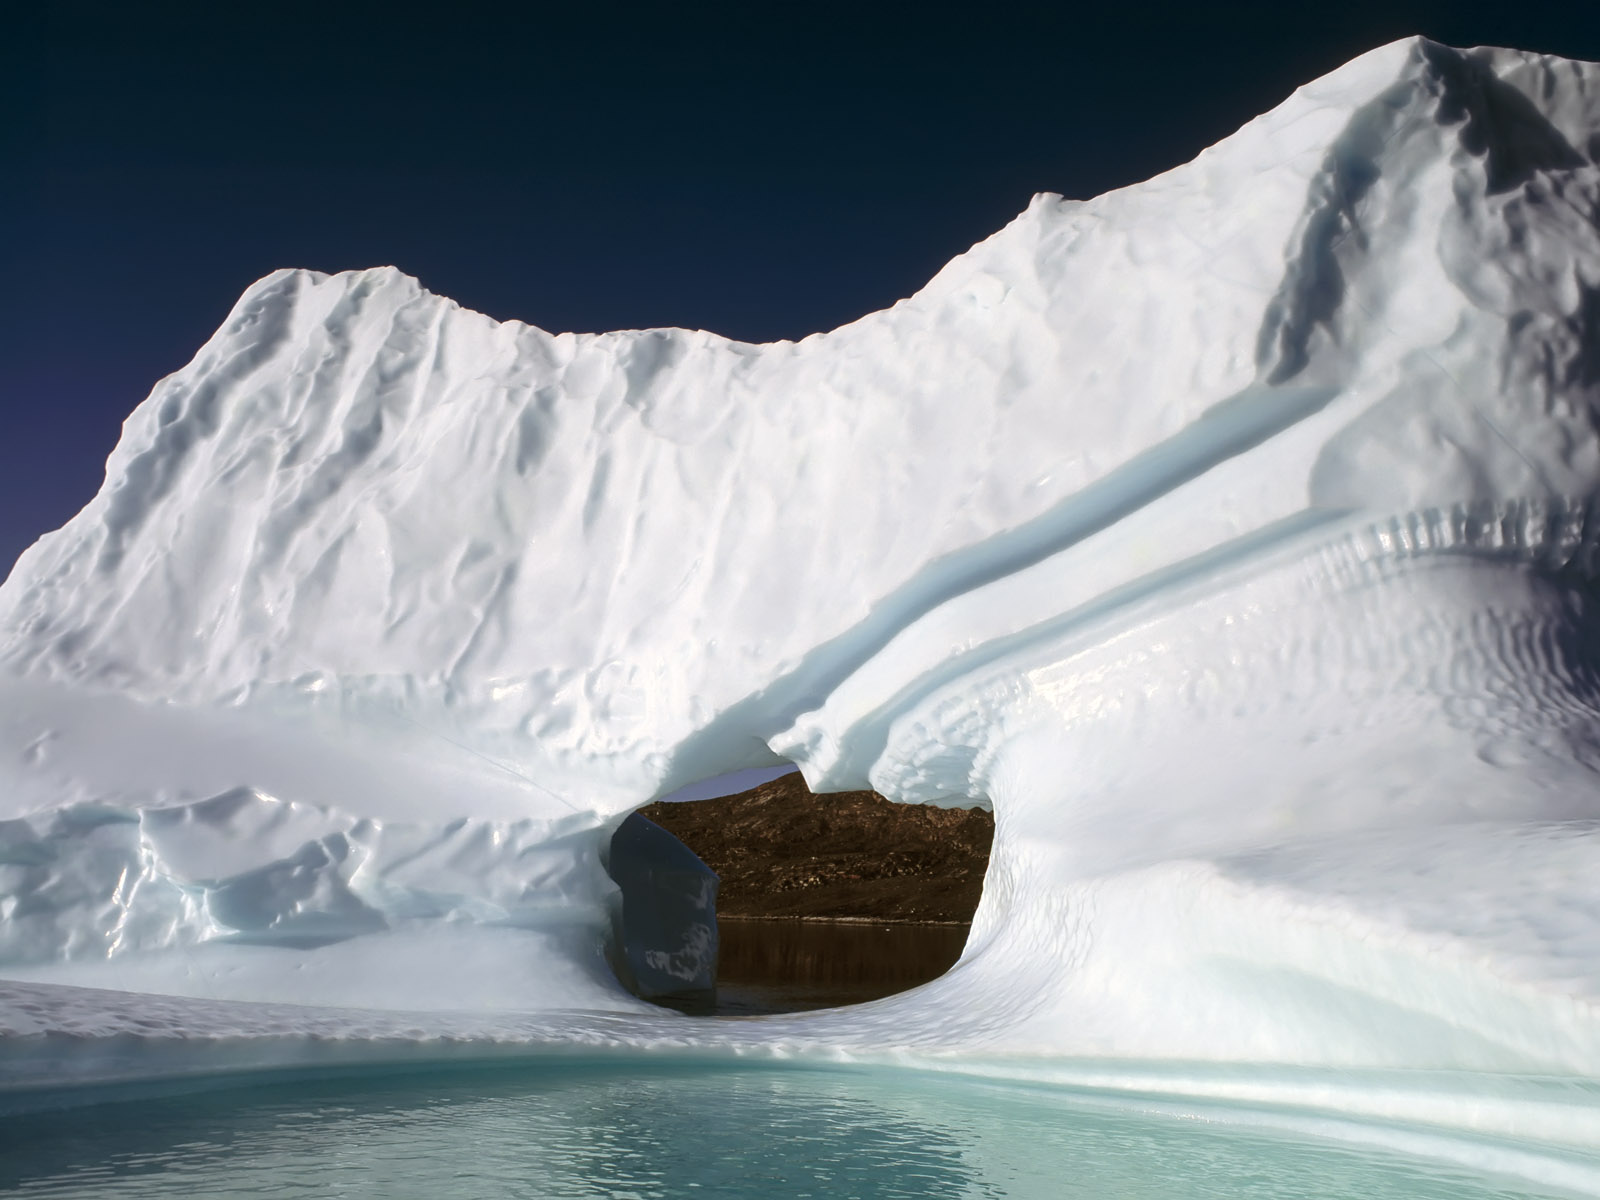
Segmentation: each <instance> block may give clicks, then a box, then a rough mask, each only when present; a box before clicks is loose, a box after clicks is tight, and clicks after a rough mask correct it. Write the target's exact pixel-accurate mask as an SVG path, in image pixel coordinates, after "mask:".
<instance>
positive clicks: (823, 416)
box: [0, 39, 1600, 792]
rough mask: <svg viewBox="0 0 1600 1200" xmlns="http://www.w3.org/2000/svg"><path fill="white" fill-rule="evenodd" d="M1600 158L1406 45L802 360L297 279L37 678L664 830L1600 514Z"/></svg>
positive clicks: (163, 466)
mask: <svg viewBox="0 0 1600 1200" xmlns="http://www.w3.org/2000/svg"><path fill="white" fill-rule="evenodd" d="M1597 136H1600V73H1597V70H1596V68H1594V67H1593V66H1590V65H1586V64H1579V63H1571V62H1565V61H1561V60H1555V59H1549V58H1543V57H1540V56H1537V55H1528V54H1521V53H1517V52H1511V51H1483V50H1479V51H1465V52H1464V51H1457V50H1452V49H1449V48H1447V47H1442V46H1438V45H1435V44H1433V43H1429V42H1426V41H1423V40H1421V39H1412V40H1409V41H1405V42H1398V43H1395V44H1393V45H1390V46H1385V47H1382V48H1380V49H1378V50H1375V51H1373V52H1372V53H1370V54H1367V55H1364V56H1362V57H1361V58H1359V59H1357V60H1355V61H1353V62H1352V63H1350V64H1347V65H1346V66H1345V67H1342V68H1340V69H1339V70H1338V71H1335V72H1333V73H1332V74H1330V75H1329V76H1327V77H1325V78H1324V79H1321V80H1318V81H1316V82H1314V83H1312V84H1309V85H1307V86H1306V87H1304V88H1302V89H1300V90H1299V91H1297V92H1296V93H1295V94H1294V95H1292V96H1291V97H1289V99H1287V100H1286V101H1285V102H1284V103H1283V104H1282V105H1280V106H1279V107H1278V108H1277V109H1274V110H1273V111H1272V112H1270V113H1268V114H1266V115H1265V116H1263V117H1260V118H1258V119H1257V120H1255V121H1252V122H1251V123H1250V124H1249V125H1247V126H1246V127H1244V128H1243V129H1242V130H1240V131H1239V133H1237V134H1235V135H1234V136H1233V137H1231V138H1229V139H1227V140H1225V141H1224V142H1222V143H1220V144H1219V145H1217V146H1215V147H1212V148H1211V149H1209V150H1207V151H1205V152H1204V153H1202V154H1201V155H1199V156H1198V157H1197V158H1196V159H1195V160H1194V161H1193V162H1191V163H1188V164H1186V165H1184V166H1181V167H1177V168H1175V169H1173V170H1171V171H1168V172H1166V173H1165V174H1163V175H1160V176H1158V177H1156V178H1155V179H1152V180H1150V181H1148V182H1146V183H1143V184H1139V185H1135V186H1133V187H1129V188H1124V189H1121V190H1119V191H1116V192H1112V193H1109V194H1107V195H1104V196H1101V197H1098V198H1096V199H1094V200H1090V201H1087V202H1081V203H1080V202H1068V201H1062V200H1060V199H1059V198H1056V197H1050V196H1041V197H1037V198H1035V200H1034V201H1033V203H1032V204H1030V206H1029V207H1028V209H1027V211H1026V212H1024V213H1023V214H1022V215H1021V216H1020V217H1019V218H1018V219H1017V220H1016V221H1014V222H1012V223H1011V224H1010V225H1009V226H1007V227H1006V228H1005V229H1003V230H1001V231H1000V232H998V233H996V234H995V235H994V236H992V237H990V238H988V239H986V240H985V241H984V242H981V243H980V244H978V245H977V246H975V247H974V248H973V249H972V250H971V251H970V252H968V253H967V254H964V255H962V256H960V257H959V258H957V259H955V260H954V261H953V262H952V263H950V264H949V265H948V266H947V267H945V268H944V269H943V270H942V271H941V272H940V273H939V274H938V275H937V276H936V277H935V279H934V280H932V281H931V282H930V283H929V284H928V286H927V287H925V288H924V289H922V290H921V291H920V292H918V293H917V295H915V296H914V297H912V298H910V299H909V300H907V301H905V302H903V303H901V304H898V305H896V306H894V307H893V308H891V309H888V310H886V311H884V312H880V313H874V314H871V315H869V316H867V317H864V318H862V319H861V320H859V321H856V322H854V323H852V324H850V325H848V326H845V327H843V328H841V329H838V330H834V331H832V332H830V333H827V334H823V335H818V336H815V337H812V338H808V339H806V340H805V341H804V342H801V343H798V344H794V343H777V344H774V345H770V346H750V345H744V344H740V343H734V342H729V341H727V340H725V339H722V338H718V337H716V336H715V335H711V334H706V333H695V332H688V331H684V330H675V329H666V330H645V331H630V332H619V333H607V334H598V335H577V334H560V335H552V334H548V333H545V332H544V331H541V330H539V329H535V328H533V327H530V326H527V325H523V324H520V323H517V322H511V323H506V324H500V323H497V322H495V321H493V320H491V319H489V318H487V317H485V316H482V315H481V314H478V313H474V312H471V311H468V310H465V309H462V308H460V307H459V306H457V305H456V304H454V303H453V302H451V301H448V300H446V299H443V298H440V297H436V296H433V295H431V294H430V293H428V292H427V291H425V290H424V289H423V288H422V287H421V286H420V285H419V284H418V283H417V282H416V281H415V280H412V279H410V278H409V277H407V276H405V275H403V274H401V273H400V272H398V271H396V270H394V269H393V268H383V269H377V270H372V271H363V272H353V273H348V274H344V275H338V276H331V277H330V276H325V275H320V274H317V273H315V272H305V271H299V272H295V271H291V272H279V273H276V274H274V275H272V276H269V277H268V278H267V279H265V280H263V281H261V282H260V283H259V284H257V285H255V286H254V287H252V288H251V289H250V290H249V291H248V292H247V293H246V295H245V296H244V297H243V298H242V299H241V301H240V303H239V304H238V306H237V307H236V308H235V310H234V312H233V313H232V314H231V315H230V317H229V319H228V321H227V322H226V324H225V325H224V327H223V328H222V330H220V331H219V332H218V334H217V335H216V336H215V337H214V338H213V339H212V340H211V341H210V342H209V343H208V344H207V345H206V346H205V347H204V348H203V349H202V350H201V352H200V354H199V355H198V356H197V357H196V359H195V361H194V362H193V363H191V364H190V365H189V366H188V367H186V368H185V369H184V370H182V371H180V372H178V373H177V374H175V375H173V376H172V377H170V378H169V379H166V380H164V381H162V383H161V384H159V385H158V386H157V388H156V390H155V391H154V392H153V393H152V395H151V396H150V398H149V399H148V400H147V401H146V402H145V403H144V404H143V405H142V406H140V408H139V409H138V410H137V411H136V412H135V413H134V415H133V416H132V418H130V420H129V423H128V426H127V429H126V433H125V436H124V438H123V441H122V443H121V444H120V445H119V446H118V448H117V450H116V451H115V453H114V454H113V456H112V459H111V461H110V463H109V464H108V476H107V482H106V485H105V487H104V488H103V489H102V491H101V493H100V495H99V496H97V497H96V498H95V499H94V500H93V501H92V502H91V503H90V504H89V505H88V507H87V508H85V510H84V511H83V513H82V514H80V516H79V517H77V518H76V519H75V520H74V521H73V522H71V523H70V524H69V525H68V526H67V527H66V528H65V529H63V530H62V531H60V532H58V533H56V534H53V535H50V536H49V537H47V538H45V539H43V540H42V541H41V542H40V543H39V544H38V545H37V546H35V547H34V548H33V549H31V550H30V551H29V552H28V553H27V554H26V555H24V557H23V558H22V560H21V561H20V562H19V564H18V566H17V568H16V570H15V571H14V572H13V573H12V576H11V578H10V579H9V580H8V581H7V583H6V584H5V586H4V588H3V589H0V656H3V661H5V662H6V663H7V664H9V666H10V669H11V670H12V671H14V672H17V673H20V674H23V675H26V676H32V677H37V678H42V679H46V680H54V681H61V682H70V683H75V684H85V685H89V686H93V687H112V688H117V689H122V690H126V691H128V692H130V693H132V694H134V695H136V696H141V697H144V698H147V699H162V700H167V701H175V702H180V703H188V704H194V703H212V702H216V701H221V700H230V701H233V702H242V701H249V702H250V703H262V704H267V705H268V706H271V707H274V708H276V707H282V706H287V707H288V708H290V709H295V710H300V709H304V710H306V711H314V712H326V711H329V710H330V709H332V710H336V711H337V712H339V713H341V714H344V716H342V717H341V718H340V719H346V718H350V719H360V718H359V717H358V716H352V714H358V713H360V712H362V711H366V710H369V709H372V708H374V707H376V708H377V709H380V710H382V709H384V708H385V707H386V706H391V705H396V704H401V705H404V706H405V707H406V709H407V711H409V712H411V713H413V714H415V715H417V716H418V717H419V719H422V720H424V721H426V722H427V723H429V725H430V727H434V728H438V729H439V730H441V731H443V732H447V733H448V734H449V736H451V737H454V738H457V739H459V740H462V741H464V742H465V743H467V744H470V745H472V746H474V747H476V748H477V749H479V750H481V751H484V752H486V753H489V752H492V753H494V754H499V755H507V756H509V757H510V758H512V759H514V760H515V761H517V762H519V763H522V764H524V766H525V767H526V768H527V769H528V770H529V771H532V772H533V773H534V774H535V775H539V776H540V777H543V773H545V772H554V773H555V774H556V775H557V776H562V775H564V773H566V772H568V771H572V772H576V773H577V775H578V776H579V777H583V778H587V777H588V776H589V775H591V774H592V773H594V772H599V773H600V774H603V775H608V776H609V775H612V774H615V775H616V776H617V777H618V778H619V779H625V780H628V781H630V782H629V783H628V784H627V786H628V787H629V788H634V787H637V788H642V789H644V790H645V791H646V792H648V791H650V790H653V789H654V788H655V787H657V786H666V785H668V784H670V783H672V782H682V781H684V779H685V778H686V777H687V776H692V774H693V773H695V772H697V771H702V770H705V769H708V768H724V767H731V766H738V765H742V763H743V762H744V760H746V759H749V758H751V757H752V756H754V757H756V758H760V757H761V754H762V753H763V752H762V751H761V750H760V749H759V747H760V743H761V742H762V741H766V740H770V739H772V738H774V737H777V736H779V735H780V734H783V732H784V731H785V730H788V729H790V727H791V726H793V725H794V724H795V722H797V721H802V719H803V718H804V714H805V713H807V712H817V713H820V712H822V711H824V710H825V709H826V707H827V705H828V703H829V696H830V694H832V693H833V692H835V691H836V690H837V689H839V688H841V687H843V686H844V684H845V681H846V680H847V679H849V678H851V677H853V676H854V677H858V678H859V677H860V676H861V675H862V673H863V672H865V673H866V674H868V675H871V674H873V673H874V672H881V673H882V678H881V679H879V680H878V681H877V682H876V683H874V684H873V685H872V687H871V688H870V689H868V691H869V692H870V694H871V696H872V697H873V699H872V702H871V706H870V708H871V711H872V712H873V713H876V716H874V717H873V718H872V720H875V721H877V722H878V723H879V724H882V723H883V722H885V721H888V720H890V719H891V718H892V716H893V714H894V713H895V712H898V711H899V705H900V704H901V701H900V700H896V699H895V698H894V697H896V696H899V695H902V693H904V692H905V690H906V689H908V688H910V689H913V690H915V688H916V687H919V686H925V685H928V684H929V683H931V676H930V672H934V671H935V670H936V669H937V670H945V669H947V668H946V667H944V666H942V665H941V664H947V663H949V662H951V661H953V656H957V655H961V654H966V653H967V652H969V651H972V650H974V649H975V648H982V647H985V646H989V647H998V646H1001V645H1011V644H1012V642H1013V641H1014V640H1015V639H1019V638H1020V639H1023V640H1026V639H1027V638H1028V637H1029V636H1031V635H1030V634H1029V630H1035V629H1040V628H1043V627H1045V626H1049V625H1050V624H1051V623H1052V622H1054V623H1059V622H1061V621H1062V620H1066V619H1069V618H1070V617H1071V614H1081V613H1086V612H1090V611H1095V612H1100V613H1102V614H1103V619H1105V620H1108V621H1111V622H1113V624H1114V622H1115V621H1116V620H1118V619H1120V618H1118V617H1117V616H1116V614H1117V613H1119V612H1122V611H1124V602H1123V600H1121V599H1119V597H1130V596H1135V595H1141V596H1142V595H1146V594H1147V593H1152V592H1159V590H1160V587H1161V586H1162V585H1161V584H1160V583H1159V582H1158V581H1159V580H1161V579H1162V578H1165V577H1166V576H1165V575H1164V574H1163V573H1167V574H1173V573H1179V574H1183V573H1194V574H1196V577H1209V576H1210V575H1214V574H1215V572H1216V571H1217V570H1219V569H1221V567H1222V565H1224V564H1234V565H1230V566H1228V569H1229V570H1233V569H1238V568H1237V567H1236V564H1238V563H1239V562H1244V561H1248V560H1249V559H1250V556H1251V555H1259V554H1261V553H1264V552H1266V551H1267V549H1269V548H1271V549H1272V550H1273V552H1280V551H1284V550H1286V548H1287V547H1289V546H1290V545H1293V546H1299V545H1300V544H1301V542H1302V541H1304V540H1307V539H1309V542H1311V543H1317V544H1325V543H1329V542H1330V540H1337V539H1338V538H1340V537H1344V536H1346V535H1348V534H1350V533H1351V531H1352V530H1356V529H1358V528H1366V527H1367V526H1369V525H1372V524H1373V523H1374V522H1381V521H1385V520H1397V519H1404V518H1405V517H1406V515H1407V514H1412V513H1424V512H1432V513H1435V514H1441V513H1442V514H1446V517H1445V518H1444V519H1446V520H1447V523H1448V521H1449V520H1453V519H1454V518H1451V517H1449V516H1448V514H1451V513H1461V514H1468V515H1464V516H1462V518H1461V519H1462V520H1463V521H1468V520H1469V516H1470V514H1472V513H1477V514H1478V515H1477V516H1470V521H1469V523H1471V522H1473V521H1475V522H1478V523H1479V524H1482V522H1483V521H1484V520H1487V519H1488V518H1485V517H1483V515H1482V513H1483V512H1500V511H1504V510H1505V506H1507V505H1515V504H1523V503H1531V502H1539V503H1552V504H1556V505H1557V506H1558V507H1559V508H1560V509H1561V511H1563V512H1578V513H1583V512H1585V511H1587V510H1586V508H1585V506H1586V505H1587V504H1588V503H1589V501H1590V500H1591V499H1593V498H1594V496H1595V492H1596V488H1597V484H1600V437H1597V436H1596V434H1595V432H1594V430H1595V427H1596V421H1595V414H1596V413H1597V412H1600V361H1597V359H1596V355H1597V354H1600V350H1597V346H1600V337H1597V335H1596V325H1595V321H1596V317H1595V314H1596V313H1597V312H1600V300H1597V299H1596V297H1597V294H1600V293H1597V291H1596V289H1597V288H1600V233H1597V212H1600V176H1597V172H1596V167H1595V164H1594V161H1593V157H1592V156H1593V151H1594V148H1595V146H1596V144H1597V142H1596V139H1597ZM1475 505H1476V506H1479V508H1474V507H1473V506H1475ZM1483 506H1487V508H1484V507H1483ZM1480 509H1481V511H1480ZM908 513H915V514H917V517H916V519H915V520H910V521H908V520H907V519H906V514H908ZM1430 519H1432V518H1430ZM1580 524H1581V520H1580ZM1347 527H1348V528H1347ZM1475 527H1476V526H1475ZM1463 528H1464V526H1463ZM1551 536H1554V535H1551ZM1586 536H1587V535H1580V541H1581V540H1583V538H1584V537H1586ZM1480 540H1481V539H1480ZM1532 540H1533V542H1534V543H1535V544H1537V545H1543V544H1544V541H1546V540H1548V538H1544V537H1543V536H1542V535H1541V536H1536V537H1534V538H1533V539H1532ZM1469 543H1471V544H1477V542H1476V541H1475V540H1474V537H1469V536H1468V535H1466V534H1463V535H1462V537H1461V538H1460V539H1458V544H1460V545H1467V544H1469ZM1208 564H1209V565H1208ZM1046 580H1048V581H1050V582H1048V583H1046V582H1044V581H1046ZM1074 619H1075V618H1074ZM908 645H914V646H915V647H916V648H915V650H914V651H912V650H906V649H905V647H906V646H908ZM896 647H900V649H896ZM918 680H921V681H923V682H922V683H920V684H919V683H917V682H916V681H918ZM837 703H839V702H838V701H837V700H836V701H835V704H836V705H837ZM860 703H866V701H865V700H862V701H860ZM854 704H855V702H852V705H854ZM847 707H851V706H847ZM862 719H865V718H864V717H863V714H862V712H860V711H852V712H851V713H848V714H840V715H839V717H838V720H839V721H842V722H843V725H839V726H836V725H835V724H834V721H833V718H830V719H829V721H828V722H826V724H828V725H829V727H830V729H831V732H828V733H827V734H826V735H824V734H822V733H820V732H819V733H817V734H816V736H815V737H813V738H811V740H810V741H807V742H805V743H804V744H808V745H809V744H815V745H816V746H818V747H821V746H823V745H836V746H837V745H838V744H840V743H841V741H842V742H848V741H849V740H850V738H851V736H852V735H851V734H850V733H849V732H848V731H849V730H851V729H854V728H856V725H857V723H858V722H859V721H860V720H862ZM785 736H787V735H785ZM818 739H820V740H818ZM789 744H790V745H791V746H792V747H798V746H800V745H801V743H799V742H794V741H792V739H791V741H790V743H789ZM874 744H875V743H874ZM688 747H699V749H694V750H690V749H688ZM796 752H800V751H798V750H797V751H796ZM817 753H819V754H820V753H822V751H821V750H820V749H819V750H818V751H817ZM840 753H843V752H842V751H840ZM850 758H851V756H850V755H848V754H845V755H844V757H843V758H841V759H839V760H838V761H839V762H841V763H842V762H844V761H845V760H847V759H850ZM867 765H868V764H867V763H866V762H865V760H862V761H861V762H860V763H859V764H858V767H857V768H851V769H850V771H848V772H847V773H846V775H845V776H840V778H841V780H842V779H845V778H850V779H855V780H856V781H857V782H859V780H860V772H861V771H864V770H865V769H866V768H867ZM840 769H841V770H842V769H843V768H842V767H841V768H840Z"/></svg>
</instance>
